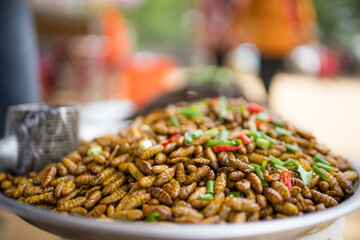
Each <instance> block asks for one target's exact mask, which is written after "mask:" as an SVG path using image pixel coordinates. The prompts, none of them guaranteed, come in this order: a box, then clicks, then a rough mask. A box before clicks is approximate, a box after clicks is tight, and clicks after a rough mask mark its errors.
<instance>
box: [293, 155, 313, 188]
mask: <svg viewBox="0 0 360 240" xmlns="http://www.w3.org/2000/svg"><path fill="white" fill-rule="evenodd" d="M295 162H297V161H295ZM297 171H298V172H299V173H300V176H301V179H302V180H303V182H304V184H305V185H308V184H310V183H311V178H312V171H309V172H308V171H306V170H305V169H304V168H303V167H302V166H301V165H300V164H299V166H298V169H297Z"/></svg>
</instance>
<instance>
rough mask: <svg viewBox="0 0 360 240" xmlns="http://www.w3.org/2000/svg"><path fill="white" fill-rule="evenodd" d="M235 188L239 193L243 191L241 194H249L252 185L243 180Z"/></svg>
mask: <svg viewBox="0 0 360 240" xmlns="http://www.w3.org/2000/svg"><path fill="white" fill-rule="evenodd" d="M235 187H236V188H237V189H238V190H239V191H241V192H243V193H247V192H248V191H249V190H250V188H251V183H250V182H249V180H247V179H241V180H240V181H237V182H236V183H235Z"/></svg>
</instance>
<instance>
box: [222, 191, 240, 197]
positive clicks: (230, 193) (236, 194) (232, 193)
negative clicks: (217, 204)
mask: <svg viewBox="0 0 360 240" xmlns="http://www.w3.org/2000/svg"><path fill="white" fill-rule="evenodd" d="M230 195H233V196H234V197H244V193H242V192H228V193H227V194H226V196H230Z"/></svg>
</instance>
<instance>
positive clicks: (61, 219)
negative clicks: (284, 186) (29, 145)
mask: <svg viewBox="0 0 360 240" xmlns="http://www.w3.org/2000/svg"><path fill="white" fill-rule="evenodd" d="M353 165H354V168H355V170H356V171H357V172H358V173H359V172H360V164H357V163H354V164H353ZM355 189H356V192H355V194H354V195H353V196H352V197H351V198H349V199H347V200H345V201H344V202H342V203H340V204H339V205H338V206H335V207H332V208H330V209H327V210H325V211H320V212H314V213H308V214H305V215H303V216H295V217H289V218H286V219H275V220H270V221H260V222H251V223H244V224H219V225H211V224H209V225H198V224H194V225H191V224H173V223H142V222H134V223H133V222H120V221H109V220H98V219H96V220H95V219H88V218H84V217H75V216H63V215H60V214H56V213H53V212H50V211H47V210H42V209H39V208H36V207H32V206H29V205H25V204H22V203H19V202H17V201H15V200H14V199H10V198H8V197H5V196H4V195H3V194H0V205H2V207H3V208H4V209H7V210H9V211H12V212H14V213H15V214H17V215H18V216H19V217H21V218H22V219H24V220H25V221H27V222H28V223H30V224H32V225H34V226H36V227H39V228H41V229H43V230H45V231H48V232H50V233H53V234H56V235H59V236H61V237H63V238H67V239H86V240H91V239H107V240H112V239H117V240H121V239H124V240H125V239H133V240H140V239H148V240H154V239H174V240H180V239H182V240H183V239H212V240H214V239H222V240H225V239H226V240H230V239H231V240H235V239H238V240H239V239H252V240H260V239H266V240H275V239H276V240H281V239H296V238H297V237H299V236H301V235H302V234H304V233H307V232H309V231H310V230H312V229H314V228H316V227H317V226H319V225H320V224H323V223H328V222H331V221H333V220H335V219H338V218H340V217H342V216H344V215H346V214H348V213H350V212H353V211H355V210H356V209H358V208H359V207H360V191H359V180H357V181H356V182H355Z"/></svg>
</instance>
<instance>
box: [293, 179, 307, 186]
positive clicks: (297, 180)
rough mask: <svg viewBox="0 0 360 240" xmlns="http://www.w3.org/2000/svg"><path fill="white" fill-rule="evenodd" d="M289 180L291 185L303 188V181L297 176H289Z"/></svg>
mask: <svg viewBox="0 0 360 240" xmlns="http://www.w3.org/2000/svg"><path fill="white" fill-rule="evenodd" d="M290 180H291V184H292V185H293V186H297V187H300V188H304V187H305V184H304V182H303V181H301V180H300V179H298V178H290Z"/></svg>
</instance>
